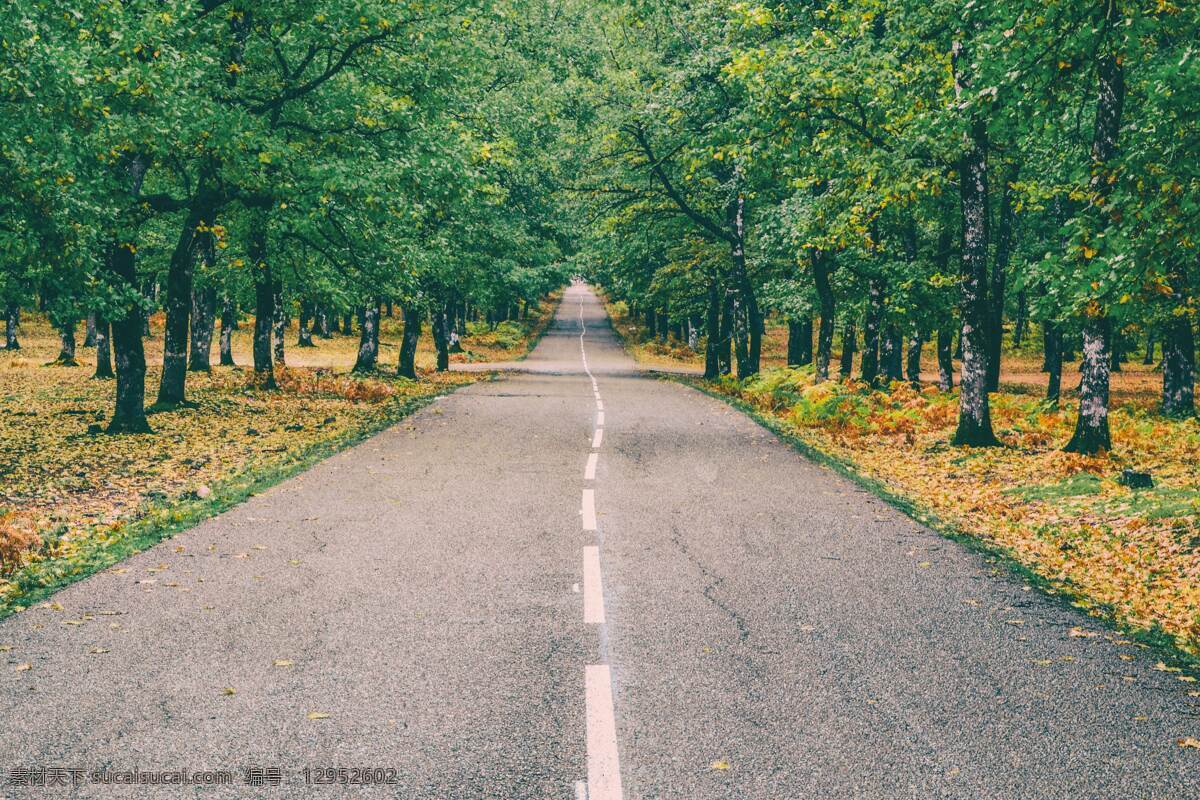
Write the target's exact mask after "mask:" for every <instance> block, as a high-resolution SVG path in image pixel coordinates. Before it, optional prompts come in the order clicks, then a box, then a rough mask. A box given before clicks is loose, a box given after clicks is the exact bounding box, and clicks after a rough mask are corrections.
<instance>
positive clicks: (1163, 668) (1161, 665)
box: [1154, 661, 1183, 672]
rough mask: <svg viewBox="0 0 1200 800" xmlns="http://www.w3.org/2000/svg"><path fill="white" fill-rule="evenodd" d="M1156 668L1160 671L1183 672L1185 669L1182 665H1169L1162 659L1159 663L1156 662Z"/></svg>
mask: <svg viewBox="0 0 1200 800" xmlns="http://www.w3.org/2000/svg"><path fill="white" fill-rule="evenodd" d="M1154 668H1155V669H1156V670H1158V671H1159V672H1183V670H1182V669H1181V668H1180V667H1168V666H1167V665H1166V664H1164V663H1163V662H1161V661H1160V662H1158V663H1157V664H1155V665H1154Z"/></svg>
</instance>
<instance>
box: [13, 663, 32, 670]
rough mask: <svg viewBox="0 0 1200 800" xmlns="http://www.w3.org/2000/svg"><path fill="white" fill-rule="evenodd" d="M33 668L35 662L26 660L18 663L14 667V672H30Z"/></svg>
mask: <svg viewBox="0 0 1200 800" xmlns="http://www.w3.org/2000/svg"><path fill="white" fill-rule="evenodd" d="M31 669H33V664H30V663H28V662H26V663H24V664H17V665H16V666H15V667H13V672H28V671H29V670H31Z"/></svg>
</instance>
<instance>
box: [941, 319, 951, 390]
mask: <svg viewBox="0 0 1200 800" xmlns="http://www.w3.org/2000/svg"><path fill="white" fill-rule="evenodd" d="M937 363H938V388H939V389H941V390H942V391H943V392H949V391H952V390H953V389H954V331H953V330H952V329H951V328H950V327H949V326H948V325H943V326H942V327H940V328H938V332H937Z"/></svg>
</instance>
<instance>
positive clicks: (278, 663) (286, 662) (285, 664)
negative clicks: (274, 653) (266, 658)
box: [272, 658, 296, 667]
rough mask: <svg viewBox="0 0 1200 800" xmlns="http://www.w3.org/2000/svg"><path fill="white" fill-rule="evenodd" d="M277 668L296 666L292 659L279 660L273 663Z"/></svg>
mask: <svg viewBox="0 0 1200 800" xmlns="http://www.w3.org/2000/svg"><path fill="white" fill-rule="evenodd" d="M272 663H273V664H274V665H275V666H277V667H290V666H292V665H293V664H295V663H296V662H295V661H292V660H291V659H290V658H277V659H275V660H274V661H273V662H272Z"/></svg>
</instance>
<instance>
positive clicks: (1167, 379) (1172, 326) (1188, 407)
mask: <svg viewBox="0 0 1200 800" xmlns="http://www.w3.org/2000/svg"><path fill="white" fill-rule="evenodd" d="M1188 278H1189V276H1188V274H1187V272H1186V271H1185V270H1182V269H1181V270H1176V271H1175V272H1174V274H1172V275H1171V298H1172V300H1173V301H1174V303H1175V308H1176V311H1177V312H1179V313H1176V314H1173V315H1172V316H1171V319H1170V321H1169V322H1168V323H1167V325H1166V328H1165V329H1164V331H1163V356H1162V373H1163V382H1162V410H1163V414H1166V415H1167V416H1170V417H1190V416H1191V415H1193V414H1195V413H1196V397H1195V392H1196V389H1195V383H1196V339H1195V335H1194V333H1193V332H1192V318H1191V316H1190V315H1189V314H1188V313H1187V310H1188V303H1187V300H1188V295H1189V292H1190V286H1189V279H1188Z"/></svg>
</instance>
